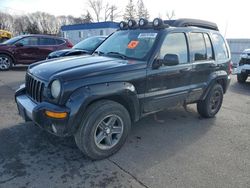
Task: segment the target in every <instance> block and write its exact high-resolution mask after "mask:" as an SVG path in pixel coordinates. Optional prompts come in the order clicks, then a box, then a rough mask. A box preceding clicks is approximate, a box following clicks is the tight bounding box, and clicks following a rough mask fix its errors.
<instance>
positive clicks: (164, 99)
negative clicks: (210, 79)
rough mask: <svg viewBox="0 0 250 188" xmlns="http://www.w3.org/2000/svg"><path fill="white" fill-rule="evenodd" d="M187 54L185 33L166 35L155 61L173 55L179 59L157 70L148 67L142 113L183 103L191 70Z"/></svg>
mask: <svg viewBox="0 0 250 188" xmlns="http://www.w3.org/2000/svg"><path fill="white" fill-rule="evenodd" d="M188 52H189V50H188V45H187V37H186V34H185V33H182V32H179V33H169V34H167V35H166V37H165V39H164V41H163V44H162V46H161V48H160V53H159V56H158V58H157V59H158V60H161V59H163V58H164V56H165V55H166V54H175V55H177V56H178V57H179V64H178V65H173V66H165V65H162V66H160V67H159V68H157V69H153V68H152V67H148V71H147V88H146V93H145V100H144V109H143V110H144V113H148V112H152V111H157V110H160V109H164V108H166V107H170V106H174V105H176V104H178V103H183V102H184V100H185V98H186V97H187V95H188V91H189V84H190V71H191V69H192V64H191V63H190V62H189V53H188Z"/></svg>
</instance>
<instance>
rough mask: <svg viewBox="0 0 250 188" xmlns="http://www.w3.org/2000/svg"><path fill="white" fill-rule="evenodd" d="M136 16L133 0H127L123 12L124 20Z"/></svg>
mask: <svg viewBox="0 0 250 188" xmlns="http://www.w3.org/2000/svg"><path fill="white" fill-rule="evenodd" d="M135 17H136V9H135V5H134V2H133V0H129V2H128V4H127V6H126V8H125V12H124V15H123V19H124V20H130V19H135Z"/></svg>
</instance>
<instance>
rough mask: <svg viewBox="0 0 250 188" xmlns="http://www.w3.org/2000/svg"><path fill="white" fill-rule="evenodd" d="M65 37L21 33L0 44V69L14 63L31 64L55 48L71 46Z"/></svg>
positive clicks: (43, 57) (8, 67) (4, 68)
mask: <svg viewBox="0 0 250 188" xmlns="http://www.w3.org/2000/svg"><path fill="white" fill-rule="evenodd" d="M72 46H73V45H72V43H71V42H70V41H68V40H67V39H64V38H60V37H55V36H50V35H21V36H17V37H14V38H11V39H9V40H7V41H5V42H3V43H1V44H0V70H9V69H10V68H11V67H12V66H13V65H16V64H31V63H34V62H37V61H41V60H44V59H46V57H47V56H48V54H49V53H51V52H53V51H55V50H61V49H66V48H72Z"/></svg>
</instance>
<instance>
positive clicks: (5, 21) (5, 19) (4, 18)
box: [0, 12, 14, 32]
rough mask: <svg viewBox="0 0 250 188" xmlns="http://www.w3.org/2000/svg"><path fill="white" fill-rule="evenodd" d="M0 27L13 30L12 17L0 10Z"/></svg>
mask: <svg viewBox="0 0 250 188" xmlns="http://www.w3.org/2000/svg"><path fill="white" fill-rule="evenodd" d="M0 29H5V30H9V31H12V32H13V30H14V28H13V17H12V16H11V15H10V14H7V13H3V12H0Z"/></svg>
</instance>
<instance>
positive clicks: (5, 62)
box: [0, 54, 13, 71]
mask: <svg viewBox="0 0 250 188" xmlns="http://www.w3.org/2000/svg"><path fill="white" fill-rule="evenodd" d="M12 66H13V60H12V58H11V57H10V56H8V55H5V54H0V70H2V71H7V70H9V69H11V68H12Z"/></svg>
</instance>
